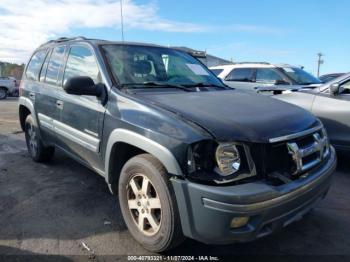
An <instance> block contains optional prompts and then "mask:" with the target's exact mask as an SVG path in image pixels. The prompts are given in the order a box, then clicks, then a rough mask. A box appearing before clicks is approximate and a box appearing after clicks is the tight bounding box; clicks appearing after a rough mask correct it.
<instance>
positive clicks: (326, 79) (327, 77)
mask: <svg viewBox="0 0 350 262" xmlns="http://www.w3.org/2000/svg"><path fill="white" fill-rule="evenodd" d="M344 74H345V73H333V74H327V75H322V76H320V80H321V81H322V83H328V82H330V81H332V80H333V79H336V78H338V77H339V76H342V75H344Z"/></svg>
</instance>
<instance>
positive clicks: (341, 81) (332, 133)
mask: <svg viewBox="0 0 350 262" xmlns="http://www.w3.org/2000/svg"><path fill="white" fill-rule="evenodd" d="M274 98H277V99H280V100H283V101H285V102H288V103H292V104H295V105H298V106H301V107H303V108H304V109H306V110H309V111H310V112H312V113H313V114H315V115H316V116H317V117H319V118H320V119H321V120H322V122H323V124H324V126H325V127H326V129H327V132H328V135H329V138H330V140H331V143H332V144H333V145H334V146H335V147H336V148H337V149H339V150H350V73H348V74H345V75H342V76H340V77H338V78H336V79H334V80H333V81H331V82H328V83H326V84H324V85H322V86H320V87H318V88H314V89H303V90H299V91H297V92H289V93H285V94H281V95H276V96H274Z"/></svg>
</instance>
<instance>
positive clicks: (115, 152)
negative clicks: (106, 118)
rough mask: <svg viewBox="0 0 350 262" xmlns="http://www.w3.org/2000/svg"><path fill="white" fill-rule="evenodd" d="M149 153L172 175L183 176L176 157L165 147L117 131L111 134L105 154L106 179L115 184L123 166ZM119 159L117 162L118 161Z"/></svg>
mask: <svg viewBox="0 0 350 262" xmlns="http://www.w3.org/2000/svg"><path fill="white" fill-rule="evenodd" d="M142 153H149V154H151V155H153V156H154V157H156V158H157V159H158V160H159V161H160V162H161V163H162V164H163V166H164V167H165V169H166V170H167V172H168V173H169V174H172V175H176V176H182V175H183V174H182V170H181V168H180V166H179V164H178V162H177V160H176V158H175V157H174V155H173V154H172V153H171V152H170V151H169V150H168V149H167V148H166V147H164V146H162V145H160V144H158V143H157V142H155V141H153V140H151V139H149V138H147V137H144V136H142V135H140V134H138V133H135V132H132V131H130V130H126V129H115V130H114V131H112V132H111V134H110V136H109V138H108V142H107V147H106V153H105V179H106V181H107V182H108V183H112V182H115V181H116V180H115V179H117V177H119V176H117V175H116V174H119V173H120V171H121V169H122V167H123V165H124V164H125V163H126V161H127V160H129V159H130V158H131V157H133V156H135V155H138V154H142ZM116 159H117V161H116Z"/></svg>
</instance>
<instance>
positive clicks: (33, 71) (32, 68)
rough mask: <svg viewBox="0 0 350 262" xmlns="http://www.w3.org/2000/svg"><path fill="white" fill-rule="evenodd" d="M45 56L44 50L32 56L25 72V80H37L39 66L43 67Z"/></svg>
mask: <svg viewBox="0 0 350 262" xmlns="http://www.w3.org/2000/svg"><path fill="white" fill-rule="evenodd" d="M45 56H46V50H41V51H38V52H36V53H35V54H34V55H33V56H32V58H31V59H30V61H29V63H28V66H27V70H26V77H27V79H30V80H38V77H39V73H40V70H41V66H42V65H43V63H44V60H45Z"/></svg>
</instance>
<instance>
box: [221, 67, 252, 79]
mask: <svg viewBox="0 0 350 262" xmlns="http://www.w3.org/2000/svg"><path fill="white" fill-rule="evenodd" d="M253 73H254V69H253V68H236V69H233V70H232V71H231V73H230V74H229V75H228V76H227V77H226V79H225V80H227V81H240V82H251V81H252V80H253Z"/></svg>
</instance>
